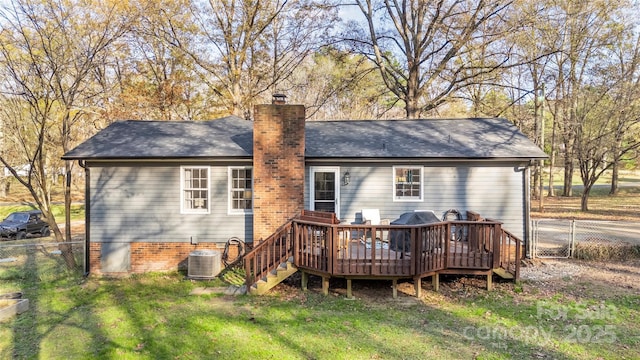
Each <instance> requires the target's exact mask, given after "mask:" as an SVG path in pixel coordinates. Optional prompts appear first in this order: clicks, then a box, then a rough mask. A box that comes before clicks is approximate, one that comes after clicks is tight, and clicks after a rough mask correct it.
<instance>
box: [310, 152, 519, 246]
mask: <svg viewBox="0 0 640 360" xmlns="http://www.w3.org/2000/svg"><path fill="white" fill-rule="evenodd" d="M394 165H395V166H402V165H405V164H403V163H402V162H398V163H396V164H373V165H371V164H364V165H354V164H349V165H342V166H341V168H340V177H341V178H342V176H343V175H344V173H345V171H347V170H348V171H349V173H350V177H351V181H350V183H349V184H348V185H343V184H342V182H341V185H340V220H341V221H343V222H346V223H360V222H361V221H362V218H361V210H362V209H368V208H377V209H380V216H381V218H383V219H390V220H394V219H396V218H398V217H399V216H400V214H402V213H404V212H407V211H414V210H433V211H434V212H435V213H436V215H438V216H439V217H442V215H443V214H444V212H446V211H447V210H449V209H457V210H458V211H460V212H461V213H462V214H463V216H464V215H465V214H466V211H467V210H471V211H475V212H478V213H480V215H482V216H483V217H485V218H490V219H495V220H498V221H500V222H503V224H504V225H503V226H504V228H505V229H507V230H509V231H511V232H512V233H514V234H515V235H517V236H519V237H520V238H521V239H525V238H526V237H525V226H524V221H525V220H524V219H525V202H524V194H525V192H524V183H523V173H524V172H523V171H521V169H520V170H519V168H518V167H516V166H514V164H498V165H490V164H487V165H484V166H473V165H471V164H463V165H456V166H446V165H444V166H437V165H435V166H434V165H427V166H424V173H423V176H424V179H423V191H424V193H423V199H422V200H421V201H396V200H394V198H393V197H394V196H393V195H394V193H393V166H394ZM406 166H410V167H415V166H418V167H419V166H420V165H415V164H412V165H406ZM307 171H309V170H307ZM307 179H310V177H309V176H308V177H307ZM308 188H309V186H307V187H306V189H307V193H306V194H305V199H306V206H307V207H308V206H309V194H308Z"/></svg>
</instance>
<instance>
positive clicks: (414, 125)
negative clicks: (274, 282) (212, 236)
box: [63, 116, 546, 159]
mask: <svg viewBox="0 0 640 360" xmlns="http://www.w3.org/2000/svg"><path fill="white" fill-rule="evenodd" d="M252 127H253V123H252V122H251V121H247V120H244V119H241V118H238V117H234V116H230V117H225V118H222V119H219V120H212V121H204V122H188V121H187V122H185V121H180V122H166V121H120V122H116V123H113V124H111V125H110V126H108V127H107V128H105V129H104V130H102V131H100V132H99V133H98V134H96V135H95V136H93V137H92V138H90V139H88V140H87V141H85V142H84V143H82V144H80V145H79V146H78V147H76V148H75V149H73V150H71V151H69V152H68V153H66V154H65V155H64V157H63V158H64V159H183V158H247V157H251V156H252V154H253V130H252ZM305 137H306V139H305V143H306V157H307V158H311V159H313V158H318V159H322V158H335V159H345V158H351V159H356V158H370V159H384V158H408V159H410V158H464V159H474V158H477V159H499V158H509V159H539V158H545V157H546V155H545V154H544V152H542V150H540V149H539V148H538V147H537V146H536V145H535V144H534V143H533V142H532V141H531V140H529V139H528V138H527V137H526V136H524V135H523V134H522V133H521V132H520V131H519V130H518V128H517V127H515V126H514V125H513V124H511V123H510V122H508V121H507V120H504V119H494V118H491V119H486V118H480V119H437V120H431V119H430V120H364V121H353V120H352V121H317V122H316V121H309V122H307V123H306V136H305Z"/></svg>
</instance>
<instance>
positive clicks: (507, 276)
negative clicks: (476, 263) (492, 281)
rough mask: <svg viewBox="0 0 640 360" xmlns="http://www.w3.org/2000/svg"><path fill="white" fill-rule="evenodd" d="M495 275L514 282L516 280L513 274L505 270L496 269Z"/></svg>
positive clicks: (494, 270)
mask: <svg viewBox="0 0 640 360" xmlns="http://www.w3.org/2000/svg"><path fill="white" fill-rule="evenodd" d="M493 273H494V274H496V275H498V276H500V277H501V278H503V279H508V280H513V278H514V276H513V274H512V273H510V272H508V271H507V270H505V269H503V268H495V269H493Z"/></svg>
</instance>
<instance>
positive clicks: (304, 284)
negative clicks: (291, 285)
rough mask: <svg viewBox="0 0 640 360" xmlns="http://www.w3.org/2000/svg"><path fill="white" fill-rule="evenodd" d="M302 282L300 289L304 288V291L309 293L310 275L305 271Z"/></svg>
mask: <svg viewBox="0 0 640 360" xmlns="http://www.w3.org/2000/svg"><path fill="white" fill-rule="evenodd" d="M300 282H301V284H300V287H301V288H302V291H307V290H308V287H309V273H307V272H306V271H303V272H302V280H301V281H300Z"/></svg>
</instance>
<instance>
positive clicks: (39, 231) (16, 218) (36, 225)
mask: <svg viewBox="0 0 640 360" xmlns="http://www.w3.org/2000/svg"><path fill="white" fill-rule="evenodd" d="M50 234H51V230H50V229H49V224H48V223H47V222H46V221H44V220H42V211H40V210H30V211H16V212H14V213H11V214H9V216H7V218H6V219H4V220H3V221H2V222H0V236H1V237H2V238H8V239H16V240H20V239H24V238H26V237H27V236H29V235H31V236H49V235H50Z"/></svg>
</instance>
